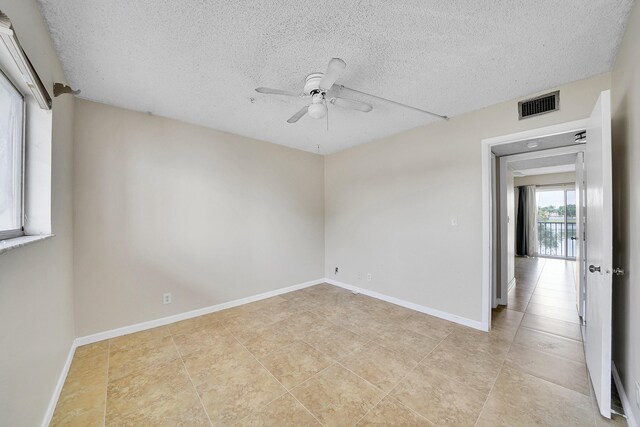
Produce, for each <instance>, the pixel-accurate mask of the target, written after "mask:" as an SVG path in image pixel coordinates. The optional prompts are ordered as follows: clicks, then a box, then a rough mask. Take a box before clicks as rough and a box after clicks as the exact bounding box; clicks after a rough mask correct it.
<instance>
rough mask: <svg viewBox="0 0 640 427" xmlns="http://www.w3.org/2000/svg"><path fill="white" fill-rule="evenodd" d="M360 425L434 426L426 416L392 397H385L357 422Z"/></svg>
mask: <svg viewBox="0 0 640 427" xmlns="http://www.w3.org/2000/svg"><path fill="white" fill-rule="evenodd" d="M357 426H358V427H365V426H366V427H373V426H398V427H413V426H423V427H428V426H433V423H431V422H430V421H429V420H427V419H426V418H424V417H422V416H420V415H419V414H418V413H416V412H414V411H412V410H411V409H409V408H407V407H406V406H404V405H403V404H401V403H400V402H398V401H397V400H395V399H394V398H392V397H389V396H387V397H385V398H384V399H383V400H382V402H380V403H378V404H377V405H376V406H375V407H374V408H373V409H371V410H370V411H369V413H368V414H367V415H366V416H365V417H364V418H363V419H362V420H361V421H360V422H359V423H358V424H357Z"/></svg>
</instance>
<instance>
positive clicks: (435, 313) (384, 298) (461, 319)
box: [324, 278, 484, 331]
mask: <svg viewBox="0 0 640 427" xmlns="http://www.w3.org/2000/svg"><path fill="white" fill-rule="evenodd" d="M324 281H325V282H326V283H329V284H330V285H334V286H339V287H341V288H344V289H348V290H350V291H354V292H358V293H361V294H363V295H368V296H370V297H373V298H377V299H379V300H382V301H386V302H390V303H391V304H395V305H399V306H402V307H406V308H410V309H411V310H415V311H419V312H421V313H425V314H429V315H431V316H435V317H439V318H441V319H444V320H448V321H450V322H455V323H458V324H460V325H464V326H469V327H470V328H474V329H479V330H481V331H483V330H484V328H483V327H482V322H479V321H477V320H472V319H467V318H466V317H461V316H456V315H455V314H451V313H446V312H444V311H440V310H436V309H435V308H431V307H427V306H424V305H420V304H415V303H412V302H409V301H405V300H402V299H400V298H395V297H390V296H388V295H384V294H381V293H378V292H375V291H371V290H369V289H364V288H359V287H357V286H353V285H349V284H347V283H343V282H338V281H337V280H333V279H327V278H325V279H324Z"/></svg>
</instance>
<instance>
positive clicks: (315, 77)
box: [304, 73, 324, 95]
mask: <svg viewBox="0 0 640 427" xmlns="http://www.w3.org/2000/svg"><path fill="white" fill-rule="evenodd" d="M322 77H324V74H322V73H312V74H309V75H308V76H307V78H306V80H305V83H304V93H305V94H306V95H313V92H324V91H323V90H322V89H320V81H321V80H322Z"/></svg>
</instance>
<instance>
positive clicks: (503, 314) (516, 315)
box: [491, 307, 524, 330]
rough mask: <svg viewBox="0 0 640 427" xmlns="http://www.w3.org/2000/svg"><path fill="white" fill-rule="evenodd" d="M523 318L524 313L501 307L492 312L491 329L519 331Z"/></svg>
mask: <svg viewBox="0 0 640 427" xmlns="http://www.w3.org/2000/svg"><path fill="white" fill-rule="evenodd" d="M522 316H524V313H522V312H519V311H515V310H508V309H506V308H501V307H499V308H496V309H494V310H492V311H491V328H492V329H494V328H503V329H509V330H515V329H518V327H519V326H520V322H521V321H522Z"/></svg>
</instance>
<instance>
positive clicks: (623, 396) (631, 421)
mask: <svg viewBox="0 0 640 427" xmlns="http://www.w3.org/2000/svg"><path fill="white" fill-rule="evenodd" d="M611 368H612V369H611V373H612V374H613V381H614V382H615V383H616V387H617V388H618V393H619V394H620V400H621V401H622V407H623V408H624V414H625V415H626V416H627V424H628V425H629V427H638V423H637V422H636V419H635V417H634V416H633V411H632V410H631V408H632V406H631V401H630V400H629V396H628V395H627V392H626V391H625V389H624V386H623V385H622V380H621V379H620V374H619V373H618V368H616V364H615V363H613V361H611Z"/></svg>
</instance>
